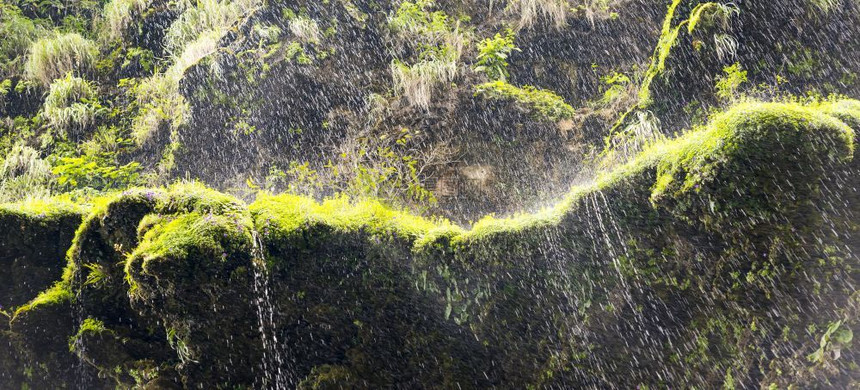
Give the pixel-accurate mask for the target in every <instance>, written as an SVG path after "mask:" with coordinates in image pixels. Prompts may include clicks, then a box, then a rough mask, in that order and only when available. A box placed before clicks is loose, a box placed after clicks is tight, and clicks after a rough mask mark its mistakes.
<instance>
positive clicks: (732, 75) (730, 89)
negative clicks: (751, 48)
mask: <svg viewBox="0 0 860 390" xmlns="http://www.w3.org/2000/svg"><path fill="white" fill-rule="evenodd" d="M723 73H724V74H723V75H721V76H719V77H717V84H716V85H715V88H716V90H717V97H718V98H719V99H720V100H721V101H723V102H732V101H735V100H737V99H738V97H739V96H740V92H739V91H740V88H741V86H742V85H743V84H744V83H746V82H747V71H746V70H743V67H741V64H739V63H735V64H734V65H731V66H727V67H725V68H723Z"/></svg>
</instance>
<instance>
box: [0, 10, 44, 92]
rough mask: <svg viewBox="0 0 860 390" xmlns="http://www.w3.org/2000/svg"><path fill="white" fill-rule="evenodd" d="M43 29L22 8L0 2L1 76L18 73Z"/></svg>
mask: <svg viewBox="0 0 860 390" xmlns="http://www.w3.org/2000/svg"><path fill="white" fill-rule="evenodd" d="M41 33H42V29H41V28H40V27H39V26H38V25H37V24H36V23H34V22H33V20H31V19H30V18H27V17H26V16H24V15H22V14H21V10H19V9H18V8H17V7H14V6H12V5H9V4H0V37H3V39H2V40H0V78H6V77H9V76H11V75H12V74H18V72H20V71H21V67H22V66H23V58H24V56H25V55H26V54H27V51H28V50H29V48H30V45H31V44H32V43H33V41H34V40H35V39H36V37H38V36H39V35H40V34H41Z"/></svg>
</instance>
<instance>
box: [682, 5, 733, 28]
mask: <svg viewBox="0 0 860 390" xmlns="http://www.w3.org/2000/svg"><path fill="white" fill-rule="evenodd" d="M740 13H741V10H740V8H738V6H737V5H735V4H734V3H714V2H708V3H700V4H699V5H697V6H696V8H693V11H691V12H690V18H689V23H688V24H687V31H688V32H689V33H690V34H692V33H693V32H694V31H696V29H697V28H703V27H713V26H721V27H722V28H728V26H729V22H730V21H731V19H732V16H737V15H740Z"/></svg>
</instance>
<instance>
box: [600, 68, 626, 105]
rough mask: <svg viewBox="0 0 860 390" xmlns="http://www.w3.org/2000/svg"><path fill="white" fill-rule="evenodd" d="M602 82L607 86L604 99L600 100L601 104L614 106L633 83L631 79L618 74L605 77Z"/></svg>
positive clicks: (614, 73)
mask: <svg viewBox="0 0 860 390" xmlns="http://www.w3.org/2000/svg"><path fill="white" fill-rule="evenodd" d="M600 81H602V82H603V84H605V85H606V90H605V91H603V97H602V98H601V99H600V104H603V105H609V104H612V103H613V102H615V101H616V100H617V99H619V98H620V97H621V96H622V95H624V92H625V91H627V89H628V86H629V85H630V83H631V81H630V77H627V75H625V74H623V73H618V72H613V73H612V74H609V75H606V76H603V77H601V78H600Z"/></svg>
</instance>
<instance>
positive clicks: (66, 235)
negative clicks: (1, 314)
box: [0, 200, 84, 311]
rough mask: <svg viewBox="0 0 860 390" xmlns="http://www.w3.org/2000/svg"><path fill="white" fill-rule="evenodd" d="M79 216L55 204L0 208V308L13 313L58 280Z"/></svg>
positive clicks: (75, 208)
mask: <svg viewBox="0 0 860 390" xmlns="http://www.w3.org/2000/svg"><path fill="white" fill-rule="evenodd" d="M83 215H84V209H83V208H81V207H78V206H75V205H74V204H71V203H68V202H63V201H59V200H47V201H40V200H32V201H28V202H22V203H15V204H6V205H0V266H2V267H3V272H0V308H2V309H6V310H9V311H14V309H15V307H17V306H20V305H23V304H24V303H26V302H27V301H29V300H31V299H33V298H35V297H36V295H38V294H39V292H41V291H43V290H45V289H47V288H48V287H50V286H51V285H52V284H53V283H54V282H55V281H57V280H59V279H60V276H61V274H62V272H63V267H64V266H65V264H66V262H65V254H66V251H67V250H68V249H69V246H71V243H72V238H73V237H74V234H75V230H77V228H78V226H79V225H80V224H81V221H82V219H83Z"/></svg>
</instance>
